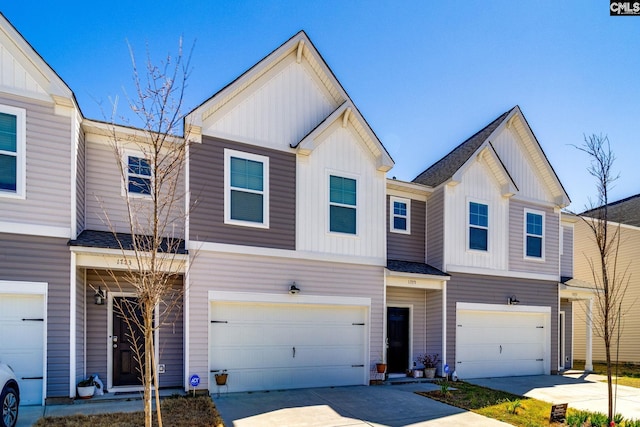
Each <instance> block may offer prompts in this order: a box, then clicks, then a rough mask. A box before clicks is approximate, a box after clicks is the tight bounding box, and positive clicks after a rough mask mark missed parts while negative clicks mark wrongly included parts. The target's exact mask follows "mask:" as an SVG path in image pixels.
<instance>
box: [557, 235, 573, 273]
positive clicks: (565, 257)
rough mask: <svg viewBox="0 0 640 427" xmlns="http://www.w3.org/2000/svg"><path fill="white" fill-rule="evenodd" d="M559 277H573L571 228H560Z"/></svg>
mask: <svg viewBox="0 0 640 427" xmlns="http://www.w3.org/2000/svg"><path fill="white" fill-rule="evenodd" d="M560 275H561V276H566V277H573V228H571V227H562V256H561V257H560Z"/></svg>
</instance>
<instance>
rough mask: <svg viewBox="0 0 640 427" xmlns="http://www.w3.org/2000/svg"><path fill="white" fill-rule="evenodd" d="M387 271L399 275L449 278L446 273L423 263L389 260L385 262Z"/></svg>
mask: <svg viewBox="0 0 640 427" xmlns="http://www.w3.org/2000/svg"><path fill="white" fill-rule="evenodd" d="M387 269H389V270H391V271H397V272H401V273H414V274H428V275H431V276H444V277H449V275H448V274H447V273H445V272H443V271H441V270H438V269H437V268H435V267H432V266H430V265H429V264H425V263H423V262H412V261H399V260H395V259H389V260H387Z"/></svg>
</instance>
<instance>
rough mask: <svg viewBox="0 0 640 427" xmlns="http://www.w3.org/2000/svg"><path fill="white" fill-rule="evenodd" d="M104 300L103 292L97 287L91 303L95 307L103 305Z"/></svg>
mask: <svg viewBox="0 0 640 427" xmlns="http://www.w3.org/2000/svg"><path fill="white" fill-rule="evenodd" d="M104 299H105V295H104V291H103V290H102V288H100V286H98V290H97V291H96V294H95V295H94V296H93V302H94V304H95V305H104Z"/></svg>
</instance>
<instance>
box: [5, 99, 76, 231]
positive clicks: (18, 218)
mask: <svg viewBox="0 0 640 427" xmlns="http://www.w3.org/2000/svg"><path fill="white" fill-rule="evenodd" d="M0 104H3V105H10V106H14V107H19V108H24V109H25V110H26V126H27V129H26V164H27V168H26V199H25V200H18V199H8V198H2V197H0V207H1V210H2V218H0V220H2V221H12V222H19V223H25V224H36V225H46V226H54V227H65V228H69V227H70V226H71V212H70V206H71V146H72V144H71V118H69V117H65V116H57V115H55V114H54V110H53V104H47V103H44V102H40V101H29V102H28V101H26V100H25V98H18V97H15V98H14V97H11V96H9V95H6V94H3V95H2V96H0Z"/></svg>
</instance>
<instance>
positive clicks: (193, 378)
mask: <svg viewBox="0 0 640 427" xmlns="http://www.w3.org/2000/svg"><path fill="white" fill-rule="evenodd" d="M189 382H190V383H191V387H198V385H199V384H200V377H199V376H198V375H191V378H189Z"/></svg>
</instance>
